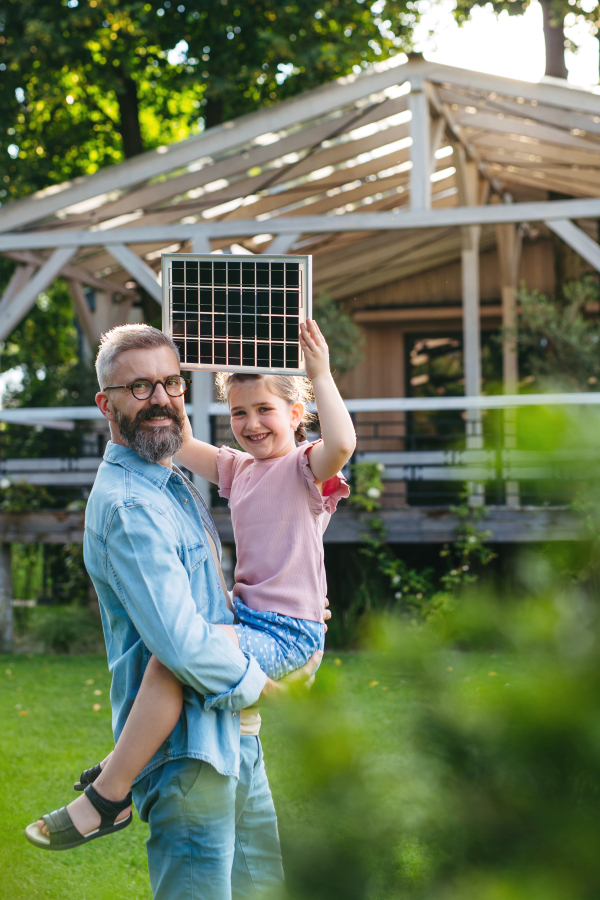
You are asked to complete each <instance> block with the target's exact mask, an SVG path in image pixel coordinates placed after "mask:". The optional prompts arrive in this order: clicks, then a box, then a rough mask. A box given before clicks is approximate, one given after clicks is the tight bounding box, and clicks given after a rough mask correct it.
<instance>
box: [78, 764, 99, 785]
mask: <svg viewBox="0 0 600 900" xmlns="http://www.w3.org/2000/svg"><path fill="white" fill-rule="evenodd" d="M101 771H102V769H101V767H100V763H96V765H95V766H92V767H91V769H84V770H83V772H82V773H81V775H80V776H79V781H80V782H81V783H82V784H91V783H92V781H95V780H96V778H98V776H99V775H100V772H101Z"/></svg>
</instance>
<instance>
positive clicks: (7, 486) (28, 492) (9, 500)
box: [0, 478, 54, 513]
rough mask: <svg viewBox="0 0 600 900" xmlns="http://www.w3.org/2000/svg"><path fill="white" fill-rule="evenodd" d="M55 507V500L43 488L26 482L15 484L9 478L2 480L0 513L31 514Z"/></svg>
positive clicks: (0, 484)
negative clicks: (34, 511)
mask: <svg viewBox="0 0 600 900" xmlns="http://www.w3.org/2000/svg"><path fill="white" fill-rule="evenodd" d="M53 505H54V503H53V498H52V497H51V495H50V494H49V493H48V491H47V490H46V489H45V488H43V487H40V486H38V485H34V484H28V483H27V482H25V481H16V482H13V481H11V480H10V479H9V478H2V479H1V480H0V512H3V513H20V512H31V511H33V510H36V509H49V508H50V507H51V506H53Z"/></svg>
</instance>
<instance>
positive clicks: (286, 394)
mask: <svg viewBox="0 0 600 900" xmlns="http://www.w3.org/2000/svg"><path fill="white" fill-rule="evenodd" d="M259 379H262V380H263V381H264V382H265V385H266V387H267V390H269V391H270V392H271V393H272V394H275V396H276V397H281V399H282V400H285V401H287V403H289V404H290V406H292V405H293V404H294V403H302V404H304V415H303V416H302V420H301V422H300V424H299V425H298V427H297V428H296V431H295V432H294V437H295V438H296V440H297V441H298V442H300V441H305V440H306V428H307V425H309V424H310V422H312V420H313V419H314V416H313V414H312V413H310V412H308V411H307V409H306V404H307V403H310V402H311V401H312V400H313V399H314V394H313V389H312V384H311V383H310V381H309V379H308V378H303V377H301V376H300V375H252V374H250V373H246V372H218V373H217V377H216V384H217V388H218V391H219V399H220V400H221V402H223V403H228V402H229V391H230V390H231V387H232V385H234V384H243V382H244V381H258V380H259Z"/></svg>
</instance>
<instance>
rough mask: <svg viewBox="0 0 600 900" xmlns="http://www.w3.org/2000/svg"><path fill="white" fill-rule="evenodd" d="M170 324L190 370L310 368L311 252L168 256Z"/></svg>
mask: <svg viewBox="0 0 600 900" xmlns="http://www.w3.org/2000/svg"><path fill="white" fill-rule="evenodd" d="M163 285H164V288H163V292H164V295H165V316H164V323H163V324H164V330H165V331H166V332H167V333H170V334H171V335H172V336H173V339H174V340H175V342H176V343H177V345H178V346H179V349H180V352H181V363H182V366H183V367H184V368H185V367H186V366H188V367H189V366H191V367H195V368H207V369H233V370H236V369H242V370H244V369H249V368H250V369H263V370H264V369H266V370H274V371H287V372H289V373H290V374H293V373H295V372H300V373H301V372H303V371H304V368H303V362H304V361H303V358H302V353H301V350H300V345H299V338H300V329H299V326H300V323H301V322H304V321H305V320H306V317H307V316H308V315H310V258H308V257H294V256H291V257H279V258H271V259H264V258H261V260H260V261H257V260H251V261H250V260H248V259H247V258H243V259H242V260H240V259H239V258H238V259H236V258H234V257H228V258H227V259H223V258H221V259H218V258H215V257H212V258H211V257H209V258H206V257H198V256H196V257H190V256H188V255H187V254H176V255H165V256H163Z"/></svg>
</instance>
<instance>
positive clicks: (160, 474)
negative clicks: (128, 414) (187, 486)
mask: <svg viewBox="0 0 600 900" xmlns="http://www.w3.org/2000/svg"><path fill="white" fill-rule="evenodd" d="M104 459H105V460H106V462H109V463H113V464H115V465H117V466H123V468H124V469H129V471H130V472H135V474H136V475H140V476H141V477H142V478H146V479H147V480H148V481H150V482H151V483H152V484H154V485H155V486H156V487H157V488H159V490H161V491H163V490H164V489H165V488H166V486H167V484H168V481H169V478H175V479H176V480H177V481H181V480H182V478H181V475H179V474H178V473H177V472H176V471H175V470H174V469H170V468H168V467H167V466H162V465H161V464H160V463H155V462H148V461H147V460H145V459H142V457H141V456H138V454H137V453H136V452H135V451H134V450H131V449H130V448H129V447H124V446H123V444H115V443H114V441H109V442H108V444H107V445H106V449H105V451H104Z"/></svg>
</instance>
